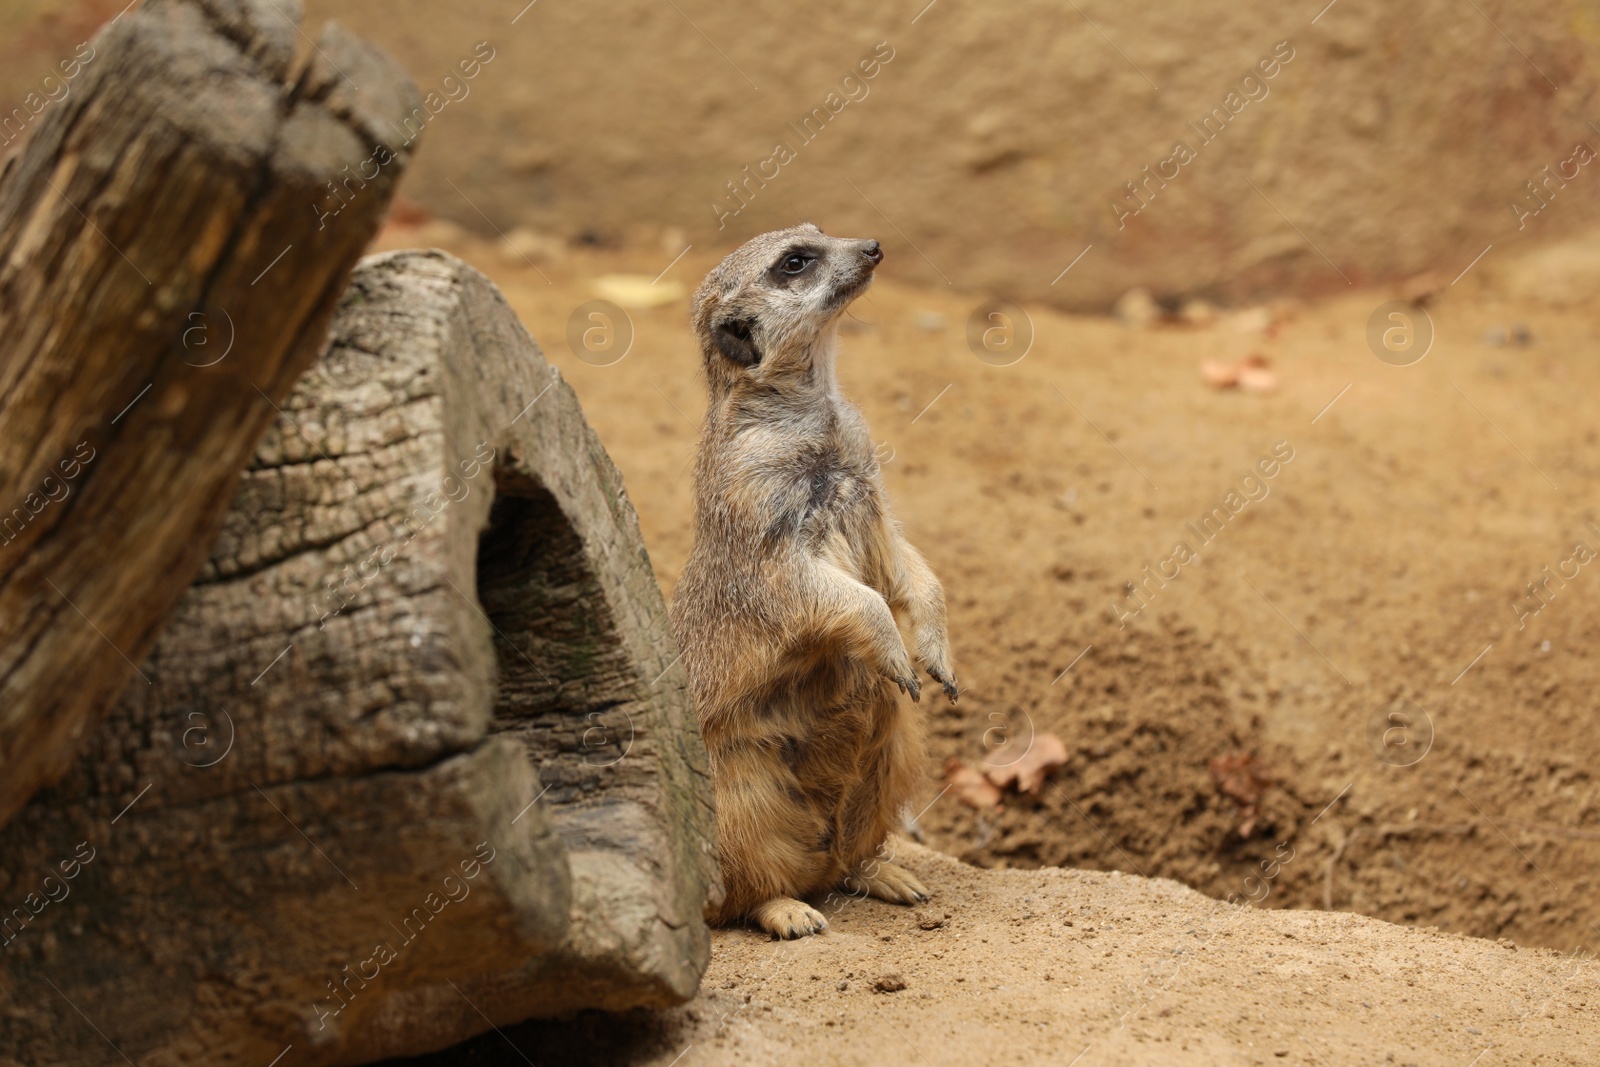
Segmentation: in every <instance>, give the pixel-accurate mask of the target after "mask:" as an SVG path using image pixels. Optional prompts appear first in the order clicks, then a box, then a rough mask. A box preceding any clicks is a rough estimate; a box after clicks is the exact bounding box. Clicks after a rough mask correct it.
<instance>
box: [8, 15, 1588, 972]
mask: <svg viewBox="0 0 1600 1067" xmlns="http://www.w3.org/2000/svg"><path fill="white" fill-rule="evenodd" d="M307 7H308V15H309V18H308V20H307V25H308V27H315V26H316V25H318V24H320V22H322V21H324V20H327V19H337V20H339V21H341V22H343V23H345V24H347V25H348V26H350V27H351V28H352V29H354V30H356V31H357V32H358V33H360V34H362V35H364V36H366V37H369V38H371V39H373V40H375V41H377V42H379V43H380V44H382V45H383V46H384V47H385V48H387V49H388V50H390V51H391V52H392V53H393V54H394V55H395V56H396V57H397V58H399V59H400V60H401V61H402V62H403V63H404V64H405V65H406V66H407V67H408V68H409V70H410V71H411V73H412V75H413V77H414V78H415V79H416V81H417V83H418V84H419V86H421V88H422V89H423V90H424V92H427V93H432V94H435V95H433V96H432V97H430V103H429V104H428V112H429V114H428V115H427V116H425V117H423V118H421V119H419V122H418V127H419V128H421V129H422V132H421V135H420V136H421V151H420V155H419V156H418V157H417V160H416V162H415V164H414V165H413V168H412V170H411V172H410V173H409V174H408V175H407V177H406V179H405V183H404V187H403V194H404V195H403V198H402V200H401V202H400V203H399V204H398V205H397V207H396V209H395V211H394V213H393V215H392V217H391V220H390V223H389V225H388V226H387V227H386V229H385V230H384V232H383V234H382V235H381V236H380V238H379V241H378V246H377V247H378V248H399V247H409V246H415V245H423V246H438V247H442V248H445V249H447V250H449V251H451V252H453V253H455V254H457V255H460V256H462V257H463V258H465V259H467V260H468V261H469V262H471V263H473V264H474V265H475V266H477V267H478V268H479V269H481V270H483V271H485V272H486V273H488V274H489V275H490V276H491V277H493V278H494V280H495V281H496V282H497V283H498V284H500V285H501V287H502V288H503V289H504V290H505V292H506V294H507V297H508V299H510V301H511V302H512V304H513V306H514V307H516V309H517V311H518V312H519V314H520V315H521V317H522V319H523V321H524V322H525V323H526V325H527V326H528V329H529V330H530V332H531V333H532V334H533V335H534V336H535V337H536V338H537V339H538V340H539V342H540V343H541V345H542V347H543V348H544V350H545V351H546V353H547V354H548V356H549V358H550V359H551V360H552V361H553V362H554V363H556V364H557V365H558V366H560V367H561V369H562V371H563V373H564V374H565V375H566V376H567V377H568V379H569V380H570V381H571V382H572V383H573V385H574V387H575V388H576V389H577V391H578V393H579V395H580V397H581V398H582V400H583V402H584V406H585V410H586V413H587V415H588V417H589V418H590V420H591V421H592V422H593V424H594V425H595V427H596V429H597V430H598V432H599V434H600V436H601V439H602V440H603V441H604V442H605V443H606V446H607V448H608V449H609V450H610V451H611V453H612V455H613V457H614V458H615V459H616V461H617V463H618V464H619V466H620V467H621V468H622V470H623V472H624V474H625V476H626V477H627V481H628V489H629V493H630V496H631V497H632V499H633V500H634V501H635V503H636V505H637V506H638V509H639V512H640V516H641V521H642V524H643V528H644V533H645V538H646V541H647V543H648V544H649V546H650V549H651V554H652V561H653V563H654V564H655V566H656V570H657V576H658V578H659V579H660V581H661V583H662V587H663V589H664V590H665V591H666V592H667V593H668V595H669V596H670V592H671V589H672V586H673V584H674V582H675V580H676V577H677V574H678V570H679V568H680V567H681V565H682V562H683V560H684V558H685V557H686V555H687V552H688V548H689V538H690V532H691V531H690V515H691V507H692V485H691V480H690V475H689V469H690V465H691V463H692V457H693V450H694V445H695V441H696V436H697V432H698V424H699V419H700V412H701V410H702V408H703V398H702V391H701V385H700V381H699V377H698V375H699V371H698V354H697V352H696V351H695V347H694V344H693V341H692V339H691V338H690V336H689V333H688V327H687V296H688V293H689V292H690V291H692V289H693V287H694V285H695V284H697V282H698V279H699V278H700V277H701V276H702V275H703V274H704V272H705V271H706V270H708V269H709V268H710V267H711V266H712V265H714V264H715V263H716V261H717V260H718V259H719V258H720V257H721V256H722V255H725V254H726V253H727V252H729V251H731V250H732V249H733V248H734V247H736V246H737V245H738V244H739V243H740V242H742V241H743V240H745V239H747V238H748V237H750V236H752V235H754V234H757V233H760V232H762V231H764V230H767V229H772V228H776V227H780V226H787V225H791V224H793V223H795V222H797V221H800V220H811V221H815V222H817V223H818V224H820V225H822V226H823V227H824V229H826V230H827V231H828V232H830V233H836V234H845V235H852V236H863V237H865V236H872V237H877V238H878V239H879V240H881V241H882V242H883V243H884V246H885V248H886V251H887V259H886V262H885V264H884V266H883V268H882V269H881V270H880V271H879V281H878V284H877V285H876V286H875V287H874V289H873V290H872V291H871V292H869V293H868V294H867V295H866V296H865V297H864V298H862V299H861V300H860V301H858V303H857V304H856V305H855V307H854V308H853V309H852V313H851V316H850V317H849V318H847V319H846V320H845V323H844V327H843V333H844V339H843V353H844V354H843V357H842V369H841V373H842V375H843V378H844V381H845V385H846V388H847V390H848V392H849V393H850V394H851V396H852V397H853V398H854V399H855V400H856V401H857V402H858V403H859V404H860V405H861V407H862V409H863V410H864V412H865V413H866V415H867V417H868V419H869V421H870V423H871V425H872V427H873V430H874V433H875V434H876V435H877V436H878V437H879V438H880V439H881V442H882V444H881V446H880V457H881V458H882V461H883V464H884V474H885V479H886V482H887V484H888V487H889V492H890V495H891V498H892V501H893V504H894V506H895V508H896V510H897V512H898V513H899V515H900V516H901V518H902V519H903V520H904V522H905V525H906V527H907V529H908V532H909V535H910V537H911V539H912V541H913V542H914V543H916V544H917V545H918V546H919V547H920V548H921V549H922V550H923V552H924V554H925V555H927V556H928V557H929V559H930V561H931V562H932V564H933V566H934V568H935V570H936V571H937V572H938V573H939V574H940V576H941V578H942V579H943V581H944V583H945V587H946V590H947V593H948V596H949V599H950V604H951V612H952V634H953V643H954V647H955V652H956V656H957V661H958V670H959V674H960V676H961V679H962V681H963V694H964V695H963V699H962V701H961V703H960V704H959V705H958V706H956V707H949V706H940V705H937V704H927V703H925V705H924V706H925V709H926V712H927V715H928V717H929V733H930V754H929V765H928V778H927V782H926V786H925V789H924V792H923V795H922V797H921V798H920V799H919V802H918V805H917V806H918V807H923V806H924V805H926V807H923V811H922V813H921V814H920V816H919V818H918V826H917V832H918V833H919V834H921V835H922V836H923V837H924V838H925V839H926V840H927V841H928V842H929V843H931V844H933V845H935V846H937V847H939V848H942V849H945V850H947V851H950V852H952V853H954V854H956V855H959V856H962V857H963V858H965V859H967V860H969V861H971V862H974V863H979V864H984V865H990V866H1037V865H1074V866H1087V867H1099V868H1107V869H1111V868H1114V869H1120V870H1125V871H1130V872H1136V873H1142V874H1149V875H1164V876H1168V877H1173V878H1176V879H1178V880H1180V881H1183V882H1185V883H1187V884H1189V885H1192V886H1195V887H1196V888H1198V889H1200V890H1202V891H1204V892H1207V893H1210V894H1212V895H1215V896H1219V897H1226V896H1229V895H1233V896H1237V897H1246V898H1248V899H1251V900H1255V901H1257V902H1259V903H1262V904H1264V905H1266V906H1286V907H1301V908H1333V909H1339V910H1355V911H1361V912H1365V913H1369V914H1374V915H1378V916H1381V917H1383V918H1386V919H1390V920H1393V921H1396V922H1402V923H1410V924H1415V925H1424V926H1428V925H1431V926H1439V927H1442V928H1445V929H1450V930H1459V931H1462V932H1465V933H1470V934H1474V935H1478V936H1485V937H1501V936H1504V937H1508V938H1511V939H1513V940H1516V941H1518V942H1520V943H1524V944H1533V945H1544V946H1550V947H1554V948H1559V949H1561V950H1563V951H1568V950H1573V949H1583V948H1585V947H1586V946H1592V945H1593V944H1594V942H1595V939H1596V937H1597V935H1600V926H1597V923H1600V905H1597V903H1596V902H1597V900H1600V894H1597V893H1596V889H1597V888H1600V881H1597V875H1596V871H1597V864H1600V784H1597V781H1596V777H1595V775H1596V771H1595V768H1596V767H1597V766H1600V759H1597V757H1600V741H1597V736H1600V735H1597V732H1596V731H1595V730H1594V728H1593V724H1594V722H1595V703H1594V702H1595V696H1594V694H1595V693H1596V691H1597V690H1596V683H1597V681H1600V671H1597V660H1596V656H1595V651H1594V650H1595V638H1596V637H1597V636H1600V625H1597V614H1596V605H1597V603H1600V601H1597V599H1596V598H1597V596H1600V574H1597V575H1591V574H1590V573H1589V570H1590V568H1588V567H1586V566H1585V564H1586V563H1587V557H1588V556H1592V554H1593V551H1592V550H1594V549H1600V526H1597V525H1595V523H1596V520H1597V510H1600V509H1597V508H1596V506H1595V501H1596V496H1595V493H1596V490H1597V489H1600V440H1597V437H1596V428H1595V419H1594V415H1593V412H1594V407H1593V405H1594V402H1595V399H1596V398H1597V397H1600V365H1597V360H1596V358H1595V344H1594V338H1595V336H1596V331H1597V329H1600V316H1597V315H1596V313H1595V311H1594V304H1593V298H1594V297H1595V296H1596V294H1600V239H1597V235H1596V231H1595V229H1594V227H1595V225H1596V223H1597V206H1600V170H1597V169H1596V166H1595V157H1596V149H1597V148H1600V126H1597V125H1596V122H1597V120H1600V110H1597V109H1596V108H1595V107H1594V101H1593V97H1594V90H1595V74H1596V63H1597V59H1600V51H1597V48H1600V5H1597V4H1592V3H1577V2H1561V0H1525V2H1522V3H1518V4H1510V3H1506V2H1503V0H1459V2H1457V0H1451V2H1445V0H1420V2H1417V3H1412V4H1406V5H1379V4H1375V3H1372V2H1370V0H1335V2H1333V3H1328V4H1326V5H1325V6H1324V4H1323V2H1321V0H1312V2H1309V3H1306V4H1291V5H1283V4H1266V3H1220V2H1215V0H1205V2H1200V3H1192V4H1187V5H1181V6H1175V5H1163V4H1155V3H1126V4H1115V3H1109V2H1106V0H1080V2H1077V3H1074V2H1071V0H1068V2H1065V3H1044V2H1031V0H1019V2H1016V3H1010V4H1004V5H996V4H982V3H978V2H976V0H935V2H933V3H927V2H926V0H907V2H898V0H897V2H895V3H889V4H868V3H864V2H860V0H840V2H832V3H815V4H808V5H792V4H777V3H761V4H741V5H730V4H714V3H710V2H707V0H615V2H612V3H608V4H572V3H564V2H561V0H537V2H535V3H532V4H524V2H523V0H459V2H455V3H451V4H448V5H446V4H439V3H426V2H423V0H385V2H379V0H346V2H331V0H310V2H308V4H307ZM121 9H122V4H120V3H117V2H112V0H106V2H102V0H50V2H48V3H47V2H44V0H10V2H9V3H7V4H6V5H5V6H4V7H3V8H0V99H4V100H22V99H24V98H25V97H26V96H27V94H28V93H30V92H32V91H34V90H35V89H36V88H37V87H38V85H39V84H40V83H41V79H42V78H43V77H44V76H45V75H46V74H47V73H49V71H50V69H51V68H52V66H53V65H54V64H55V63H56V62H57V61H58V60H59V59H60V58H61V57H62V56H67V55H71V54H72V52H73V49H74V47H76V46H77V45H78V44H79V42H81V41H83V40H85V39H87V38H88V36H89V35H90V34H91V33H92V31H93V29H94V27H95V26H97V25H99V24H100V23H101V22H103V21H105V20H106V19H108V18H110V17H113V16H114V15H116V14H117V12H118V11H119V10H121ZM311 36H315V33H314V31H313V32H312V33H311ZM463 64H465V66H464V65H463ZM469 70H471V71H474V73H472V74H470V76H469V75H468V74H467V71H469ZM3 121H4V120H3V119H0V122H3ZM412 132H415V131H412ZM6 136H7V137H8V138H9V137H10V136H11V133H7V134H6ZM405 136H406V134H405V133H404V131H397V137H398V138H399V139H401V140H403V139H405ZM5 150H6V149H4V148H0V151H5ZM594 301H603V302H604V303H603V305H595V304H594V303H593V302H594ZM597 307H599V308H600V311H599V313H600V314H602V316H603V318H602V319H600V320H596V319H594V318H592V315H593V314H595V313H596V308H597ZM596 323H599V324H600V325H602V326H603V329H602V330H601V331H600V333H598V334H590V333H588V328H589V327H590V326H593V325H595V324H596ZM595 337H598V338H600V340H598V341H596V340H594V338H595ZM1268 468H1271V469H1272V470H1273V473H1272V474H1271V475H1268V474H1267V473H1266V471H1267V470H1268ZM1219 509H1220V514H1221V519H1220V520H1217V519H1213V521H1212V523H1211V525H1210V526H1209V527H1207V526H1205V520H1206V517H1207V516H1215V515H1217V514H1219ZM1180 544H1182V545H1184V546H1185V547H1186V548H1187V549H1188V551H1189V554H1190V555H1192V556H1193V557H1195V558H1194V560H1193V561H1192V562H1184V561H1179V562H1178V563H1176V564H1175V563H1174V560H1175V558H1177V556H1178V553H1176V548H1177V546H1178V545H1180ZM1152 575H1154V577H1152ZM1046 735H1049V736H1050V737H1054V738H1056V739H1058V740H1059V741H1060V742H1061V743H1062V748H1063V750H1064V753H1065V763H1064V765H1062V766H1060V767H1059V768H1056V769H1054V770H1053V771H1052V772H1051V774H1050V777H1049V778H1048V780H1047V781H1046V783H1045V784H1044V786H1043V787H1041V788H1039V789H1038V790H1037V791H1035V792H1032V793H1021V794H1018V793H1014V792H1008V793H1004V794H1002V795H1000V796H999V799H998V801H997V800H996V798H995V797H994V796H992V795H989V794H988V793H987V792H986V791H985V789H984V788H983V787H982V786H981V784H979V785H976V786H974V784H973V783H974V781H975V779H974V778H973V777H972V775H973V773H975V774H976V775H978V776H979V777H982V778H986V779H993V778H994V777H1002V778H1003V777H1004V776H1003V775H997V774H991V773H990V772H994V771H996V769H997V768H1003V767H1005V766H1008V765H1011V764H1012V763H1013V762H1014V761H1015V760H1016V759H1017V758H1018V756H1019V754H1020V753H1024V752H1031V751H1035V747H1034V746H1036V745H1038V744H1040V743H1041V742H1040V739H1041V738H1044V737H1045V736H1046ZM969 772H971V773H969ZM1285 857H1289V858H1288V859H1287V860H1286V859H1285ZM1269 862H1270V863H1272V864H1273V866H1272V869H1271V873H1270V875H1265V876H1264V872H1265V871H1266V870H1267V868H1266V867H1264V866H1263V864H1264V863H1269Z"/></svg>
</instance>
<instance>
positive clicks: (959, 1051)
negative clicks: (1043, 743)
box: [388, 842, 1600, 1067]
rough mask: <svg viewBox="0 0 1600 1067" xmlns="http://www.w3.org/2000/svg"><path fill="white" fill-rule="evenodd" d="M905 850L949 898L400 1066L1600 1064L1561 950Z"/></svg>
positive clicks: (862, 908) (868, 905)
mask: <svg viewBox="0 0 1600 1067" xmlns="http://www.w3.org/2000/svg"><path fill="white" fill-rule="evenodd" d="M897 852H898V858H899V859H900V860H901V861H902V862H905V863H906V864H907V865H908V866H910V867H911V868H912V869H913V870H915V871H916V872H917V873H918V874H919V875H921V876H922V877H923V879H924V880H925V881H927V882H928V883H929V884H930V885H932V886H934V887H935V892H936V894H937V895H936V897H935V900H934V901H933V902H932V903H931V904H929V905H926V906H924V907H922V908H918V909H915V910H912V909H905V908H899V907H895V906H893V905H888V904H881V903H879V902H877V901H854V900H851V901H842V900H841V901H830V902H828V904H826V905H825V908H826V909H827V911H828V912H829V914H830V915H831V919H830V921H831V926H830V927H829V929H828V931H827V933H826V934H824V935H822V936H820V937H813V938H808V939H805V940H801V941H794V942H772V941H768V940H766V939H765V938H764V937H761V936H758V935H756V934H753V933H747V932H743V931H729V932H723V933H720V934H718V935H717V937H716V939H715V941H714V942H713V946H712V962H711V969H710V971H709V973H707V975H706V978H705V981H704V983H703V984H702V987H701V992H700V993H699V995H698V996H697V997H696V998H695V999H694V1001H693V1002H691V1003H690V1004H688V1005H686V1006H685V1007H683V1008H679V1009H676V1010H673V1011H669V1012H662V1013H659V1014H655V1015H650V1014H646V1013H642V1012H641V1013H637V1014H635V1015H633V1016H629V1017H623V1018H622V1019H615V1018H609V1017H604V1016H601V1015H598V1014H593V1015H589V1016H585V1017H582V1018H579V1019H577V1020H574V1021H572V1022H568V1023H559V1024H549V1023H531V1024H524V1025H522V1026H518V1027H511V1028H508V1029H507V1030H505V1031H504V1032H501V1033H489V1034H485V1035H483V1036H482V1037H480V1038H478V1039H475V1040H474V1041H472V1042H469V1043H468V1044H466V1045H464V1046H461V1047H460V1048H458V1049H455V1050H452V1051H451V1052H449V1053H447V1054H444V1055H441V1056H440V1057H437V1058H424V1059H420V1060H410V1061H394V1062H393V1063H392V1064H390V1065H388V1067H443V1065H445V1064H448V1065H450V1067H512V1065H521V1064H523V1063H525V1062H532V1063H537V1064H540V1065H541V1067H545V1065H554V1064H595V1063H606V1064H620V1063H629V1064H651V1065H656V1067H668V1065H674V1067H703V1065H711V1064H730V1065H731V1064H793V1063H801V1062H804V1063H812V1064H828V1065H834V1064H839V1065H849V1064H885V1063H904V1064H930V1065H931V1064H1041V1065H1042V1064H1068V1063H1073V1064H1083V1065H1085V1067H1087V1065H1089V1064H1100V1065H1105V1064H1168V1063H1175V1062H1182V1063H1185V1064H1241V1065H1243V1064H1276V1063H1286V1064H1293V1063H1303V1064H1323V1065H1332V1064H1413V1065H1419V1067H1420V1065H1434V1064H1439V1065H1449V1067H1465V1065H1467V1064H1469V1063H1470V1064H1474V1065H1478V1067H1491V1065H1502V1064H1523V1063H1543V1064H1551V1065H1554V1064H1588V1063H1593V1062H1595V1061H1596V1059H1597V1058H1600V1032H1597V1030H1596V1028H1595V1026H1594V1025H1593V1016H1594V1008H1593V1007H1592V1006H1591V1005H1593V1004H1594V1003H1595V1002H1596V1000H1597V998H1600V975H1597V973H1596V971H1595V968H1594V965H1593V964H1592V963H1589V964H1582V963H1578V962H1576V961H1574V960H1571V959H1569V958H1565V957H1562V956H1561V955H1559V954H1557V953H1555V952H1553V951H1551V950H1548V949H1540V950H1527V949H1518V948H1517V947H1516V946H1514V945H1513V944H1511V942H1509V941H1502V942H1500V943H1499V944H1495V943H1494V942H1489V941H1479V940H1475V939H1472V938H1466V937H1462V936H1460V935H1451V934H1439V933H1434V932H1424V931H1418V930H1408V929H1404V928H1401V927H1397V926H1391V925H1389V924H1387V923H1381V922H1377V921H1375V920H1372V919H1367V918H1364V917H1361V916H1354V915H1325V914H1314V913H1309V912H1283V911H1277V912H1264V913H1257V912H1253V911H1251V910H1250V909H1249V906H1248V905H1238V906H1233V907H1230V906H1229V905H1226V904H1221V903H1218V902H1217V901H1213V900H1208V899H1207V898H1205V897H1202V896H1200V895H1199V894H1198V893H1195V892H1193V891H1192V890H1188V889H1185V888H1183V887H1182V886H1179V885H1176V884H1174V883H1172V882H1169V881H1165V880H1147V879H1143V878H1127V877H1123V876H1122V875H1120V874H1118V873H1116V872H1111V873H1109V874H1107V873H1101V872H1091V871H1073V870H1055V869H1046V870H1040V871H1005V872H989V871H977V870H974V869H973V868H971V867H967V866H964V865H962V864H960V863H959V862H957V861H955V860H953V859H951V858H949V857H947V856H944V855H941V854H939V853H935V852H932V851H930V850H927V849H923V848H919V847H917V846H916V845H911V844H907V843H904V842H901V843H899V844H898V848H897Z"/></svg>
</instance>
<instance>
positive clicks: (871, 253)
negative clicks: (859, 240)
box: [861, 241, 883, 263]
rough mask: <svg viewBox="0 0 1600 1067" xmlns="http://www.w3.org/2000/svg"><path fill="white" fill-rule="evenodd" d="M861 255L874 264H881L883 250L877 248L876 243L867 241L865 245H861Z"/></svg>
mask: <svg viewBox="0 0 1600 1067" xmlns="http://www.w3.org/2000/svg"><path fill="white" fill-rule="evenodd" d="M861 254H862V255H864V256H866V257H867V258H868V259H870V260H872V262H874V263H881V262H883V249H882V248H880V247H879V246H878V242H877V241H868V242H867V243H866V244H865V245H863V246H862V248H861Z"/></svg>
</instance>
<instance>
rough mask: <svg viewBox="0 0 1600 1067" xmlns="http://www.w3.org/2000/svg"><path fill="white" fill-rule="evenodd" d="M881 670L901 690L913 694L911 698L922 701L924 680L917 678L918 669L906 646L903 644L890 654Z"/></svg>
mask: <svg viewBox="0 0 1600 1067" xmlns="http://www.w3.org/2000/svg"><path fill="white" fill-rule="evenodd" d="M879 670H880V672H881V673H882V674H883V676H884V677H885V678H887V679H889V680H890V681H891V682H893V683H894V684H895V685H897V686H899V687H900V692H902V693H909V694H911V699H912V700H914V701H916V702H917V703H921V702H922V682H921V681H920V680H919V679H918V678H917V669H916V668H915V667H913V666H912V665H911V656H910V655H909V654H908V653H907V652H906V650H905V646H903V645H902V646H901V647H900V648H899V649H897V650H896V651H895V652H894V653H893V654H892V655H890V656H889V657H888V660H887V662H885V663H884V665H883V666H882V667H880V668H879Z"/></svg>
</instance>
